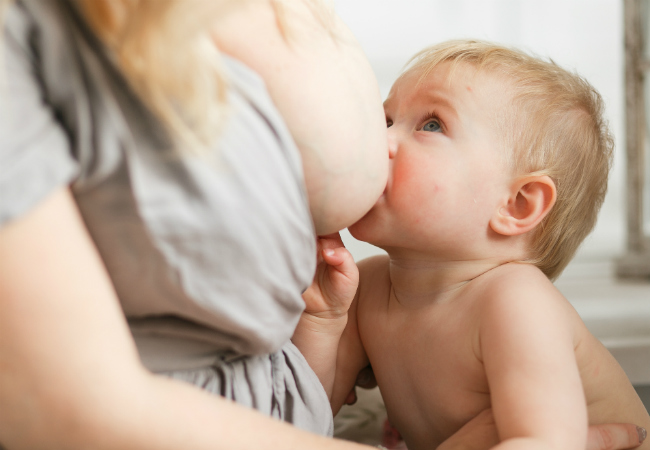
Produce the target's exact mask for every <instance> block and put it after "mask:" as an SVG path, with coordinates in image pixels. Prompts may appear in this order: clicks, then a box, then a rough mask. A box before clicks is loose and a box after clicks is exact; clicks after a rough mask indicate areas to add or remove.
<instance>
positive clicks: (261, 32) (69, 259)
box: [0, 0, 480, 449]
mask: <svg viewBox="0 0 650 450" xmlns="http://www.w3.org/2000/svg"><path fill="white" fill-rule="evenodd" d="M5 13H6V17H5V33H4V38H3V57H4V59H5V61H6V70H5V73H4V74H3V75H4V78H3V82H4V83H5V86H4V90H3V91H2V95H3V104H2V108H3V110H2V114H3V119H2V121H0V123H1V124H0V161H1V162H0V165H1V167H2V170H1V171H0V192H2V199H1V201H0V364H1V365H0V405H2V407H1V408H0V442H2V445H4V446H5V447H6V448H8V449H14V448H15V449H19V448H48V449H56V448H88V447H93V448H120V449H131V448H133V449H145V448H152V449H153V448H155V449H165V448H170V449H171V448H188V449H201V448H206V449H207V448H211V449H213V448H227V449H233V448H242V449H244V448H251V449H253V448H255V449H258V448H288V449H289V448H300V449H304V448H340V449H345V448H350V449H352V448H357V447H358V446H356V445H355V444H352V443H345V442H340V441H334V440H328V439H325V438H323V437H319V436H318V435H316V434H314V433H320V434H327V433H328V432H330V431H331V412H330V410H329V403H328V401H327V397H326V396H325V394H324V392H323V390H322V387H321V386H320V385H319V383H318V380H317V379H316V377H315V375H314V374H313V372H311V370H310V369H309V367H308V366H307V365H306V363H305V361H304V358H302V356H301V355H300V354H299V353H298V352H297V351H296V350H295V348H294V347H293V346H292V345H291V343H290V342H289V338H290V337H291V334H292V332H293V329H294V327H295V324H296V322H297V320H298V317H299V315H300V312H301V310H302V307H303V304H302V301H301V299H300V293H301V291H302V290H303V289H304V288H306V287H307V286H308V284H309V282H310V279H311V277H312V274H313V271H314V267H315V261H314V258H313V254H314V251H315V244H314V237H315V234H326V233H330V232H333V231H336V230H339V229H341V228H343V227H345V226H347V225H349V224H351V223H352V222H354V221H355V220H357V219H358V218H359V217H361V216H362V215H363V214H364V213H365V212H366V211H367V210H368V209H369V208H370V207H371V206H372V204H373V203H374V201H375V199H376V198H377V197H378V196H379V195H380V193H381V191H382V190H383V187H384V185H385V179H386V165H387V158H386V148H385V123H384V118H383V112H382V110H381V102H380V98H379V94H378V89H377V87H376V82H375V81H374V77H373V76H372V72H371V71H370V69H369V67H368V64H367V62H366V61H365V59H364V57H363V55H362V53H361V51H360V50H359V48H358V45H357V44H356V43H355V41H354V39H353V38H352V37H351V36H350V35H349V32H348V31H347V30H346V29H345V27H343V26H342V25H341V24H340V23H339V22H338V20H337V18H336V17H335V16H334V15H333V14H331V13H329V12H328V11H327V10H326V9H325V8H324V7H323V6H322V5H321V4H320V3H317V2H309V1H307V0H305V1H291V2H289V1H287V2H269V1H264V0H249V1H245V2H244V1H241V0H239V1H237V0H230V1H228V0H222V1H219V2H201V1H182V0H180V1H175V2H174V1H164V2H163V1H136V0H123V1H110V0H79V1H65V0H56V1H49V2H40V1H30V0H24V1H16V2H15V3H12V4H11V5H5ZM215 43H216V45H214V44H215ZM217 48H218V49H219V51H217ZM226 54H229V55H231V56H234V57H235V58H236V59H234V58H231V57H228V56H226ZM238 60H239V61H238ZM241 62H243V63H245V65H244V64H242V63H241ZM251 68H252V69H253V70H251ZM256 72H257V73H256ZM257 74H259V75H261V79H260V77H259V76H258V75H257ZM262 79H263V80H264V81H262ZM267 89H268V92H267ZM303 173H304V179H303ZM154 373H155V375H154ZM161 375H163V376H161ZM179 380H182V381H179ZM197 387H199V388H203V389H197ZM213 394H218V395H213ZM230 400H234V402H233V401H230ZM242 405H243V406H242ZM252 409H257V410H258V411H259V412H255V411H253V410H252ZM265 416H271V417H275V418H279V419H282V420H284V421H286V422H291V423H293V424H295V425H297V427H298V428H302V429H303V430H306V431H303V430H299V429H298V428H296V427H291V426H289V425H287V424H285V423H283V422H282V421H278V420H269V419H268V417H265ZM474 430H475V431H474V433H476V432H477V431H476V430H479V431H480V426H477V427H476V428H475V429H474ZM470 431H471V430H470ZM310 432H311V433H310ZM471 436H476V435H471ZM468 441H470V442H472V441H476V438H475V437H470V438H469V439H468Z"/></svg>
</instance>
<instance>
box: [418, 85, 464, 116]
mask: <svg viewBox="0 0 650 450" xmlns="http://www.w3.org/2000/svg"><path fill="white" fill-rule="evenodd" d="M420 100H421V101H422V102H424V103H426V104H427V105H431V106H434V107H435V108H436V109H441V110H443V112H444V113H445V115H447V116H449V117H450V118H452V119H458V111H457V110H456V106H455V102H454V99H453V97H451V96H449V95H445V94H442V93H440V92H438V91H436V90H433V89H432V90H427V91H425V92H423V94H422V97H421V98H420Z"/></svg>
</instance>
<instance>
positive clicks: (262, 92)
mask: <svg viewBox="0 0 650 450" xmlns="http://www.w3.org/2000/svg"><path fill="white" fill-rule="evenodd" d="M3 44H4V48H3V54H4V58H5V60H6V71H5V73H4V74H3V75H6V78H5V81H6V83H8V85H7V86H4V91H2V99H3V100H2V113H1V114H3V115H2V120H0V225H1V224H4V223H6V222H8V221H11V220H14V219H15V218H17V217H20V216H21V215H23V214H25V213H26V212H27V211H29V210H30V209H31V208H33V207H34V206H35V205H36V204H37V203H38V202H39V201H41V200H43V198H44V197H45V196H47V195H48V193H50V192H52V191H53V190H55V189H56V188H58V187H60V186H63V185H66V184H70V185H71V186H72V191H73V194H74V197H75V199H76V201H77V204H78V206H79V209H80V211H81V214H82V217H83V219H84V221H85V223H86V226H87V227H88V230H89V232H90V234H91V236H92V238H93V240H94V241H95V243H96V245H97V248H98V249H99V252H100V254H101V256H102V259H103V261H104V263H105V265H106V267H107V269H108V272H109V275H110V277H111V279H112V281H113V284H114V286H115V289H116V291H117V294H118V297H119V300H120V302H121V305H122V308H123V310H124V312H125V315H126V317H127V319H128V321H129V325H130V327H131V330H132V333H133V335H134V338H135V340H136V344H137V345H138V349H139V351H140V354H141V357H142V360H143V362H144V364H145V365H146V366H147V367H149V368H150V369H151V370H153V371H155V372H159V373H165V374H167V375H168V376H172V377H175V378H180V379H184V380H187V381H190V382H193V383H195V384H198V385H201V386H203V387H205V388H206V389H209V390H210V391H212V392H215V393H219V394H221V395H225V396H227V397H229V398H232V399H234V400H235V401H238V402H240V403H243V404H246V405H249V406H251V407H255V408H258V409H260V410H261V411H262V412H264V413H266V414H269V415H273V416H275V417H279V418H282V419H284V420H288V421H292V422H294V423H296V424H298V425H299V426H301V427H304V428H306V429H309V430H311V431H315V432H320V433H331V428H332V418H331V411H330V409H329V402H328V400H327V397H326V395H325V392H324V391H323V389H322V387H321V386H320V384H319V383H318V380H317V378H316V377H315V375H314V373H313V372H312V371H311V369H310V368H309V367H308V365H307V364H306V362H305V360H304V358H303V357H302V356H301V355H300V353H299V352H298V351H297V350H296V349H295V347H293V346H292V344H291V343H290V342H289V339H290V337H291V335H292V333H293V330H294V328H295V325H296V323H297V321H298V319H299V317H300V313H301V312H302V309H303V307H304V304H303V302H302V299H301V297H300V293H301V292H302V290H304V289H305V288H306V287H307V286H308V285H309V283H310V281H311V276H312V274H313V271H314V268H315V257H314V255H315V239H314V231H313V227H312V224H311V219H310V216H309V209H308V205H307V199H306V193H305V188H304V183H303V179H302V170H301V165H300V159H299V154H298V151H297V149H296V147H295V144H294V143H293V141H292V139H291V137H290V135H289V133H288V131H287V129H286V125H285V124H284V123H283V121H282V119H281V117H280V116H279V114H278V112H277V110H276V108H275V107H274V105H273V103H272V102H271V100H270V98H269V96H268V94H267V92H266V89H265V87H264V84H263V82H262V80H261V79H260V78H259V77H258V76H257V75H256V74H255V73H254V72H252V71H251V70H250V69H248V68H247V67H245V66H243V65H242V64H241V63H239V62H237V61H235V60H232V59H229V58H225V57H224V60H225V61H224V64H225V66H226V69H227V73H228V75H229V80H230V83H231V84H230V94H229V104H230V110H229V117H228V121H227V122H226V125H225V126H224V130H223V131H222V133H221V135H220V136H219V139H218V142H216V144H215V146H214V151H213V152H211V153H209V154H207V155H200V156H196V155H194V156H193V155H191V154H188V153H182V152H180V153H179V152H175V151H172V150H171V145H170V144H169V140H168V139H167V136H166V134H165V133H164V131H163V129H162V128H161V126H160V124H159V122H158V121H156V120H155V119H154V118H153V117H152V116H151V115H150V114H149V113H148V111H147V109H146V108H145V107H144V106H143V105H142V104H141V102H140V101H139V100H138V98H137V97H136V96H135V95H134V94H133V92H132V91H131V90H130V89H129V86H128V84H127V83H126V82H125V80H124V79H123V78H122V77H121V75H120V73H119V72H118V71H117V70H115V68H114V66H113V64H112V62H111V60H110V58H109V57H108V56H107V55H106V54H105V53H104V52H103V51H102V47H101V45H100V44H99V43H98V42H97V41H96V39H95V38H94V36H93V35H92V33H90V32H89V30H88V29H87V27H86V26H85V24H84V23H83V21H82V20H81V19H80V16H79V14H78V12H77V11H76V10H75V8H74V6H73V5H72V4H71V3H68V2H65V1H62V0H58V1H54V0H52V1H47V2H43V1H38V0H36V1H30V0H25V1H18V2H16V4H14V5H13V6H11V7H10V9H9V11H8V20H7V24H6V26H5V36H4V41H3ZM181 155H182V156H181ZM82 375H83V374H80V376H82Z"/></svg>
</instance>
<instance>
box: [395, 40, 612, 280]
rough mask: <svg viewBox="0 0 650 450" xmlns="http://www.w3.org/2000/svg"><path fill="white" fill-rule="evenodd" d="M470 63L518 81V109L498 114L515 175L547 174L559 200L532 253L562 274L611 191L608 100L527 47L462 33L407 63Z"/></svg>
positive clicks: (419, 68) (514, 94)
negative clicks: (471, 37) (475, 38)
mask: <svg viewBox="0 0 650 450" xmlns="http://www.w3.org/2000/svg"><path fill="white" fill-rule="evenodd" d="M442 63H451V64H452V65H453V66H452V70H451V72H450V73H451V76H453V70H454V67H455V66H456V65H458V64H470V65H472V66H474V67H475V68H476V69H477V70H479V71H487V73H490V74H493V75H496V76H498V77H499V78H500V79H501V80H504V81H505V82H506V87H507V88H511V92H510V94H509V95H511V100H512V101H511V103H509V104H510V105H512V110H511V111H508V112H504V114H503V115H502V116H500V117H497V118H496V120H497V121H498V122H499V123H498V124H497V125H498V126H499V130H500V131H502V132H503V139H504V140H503V143H504V145H505V147H506V149H508V150H510V151H509V152H508V155H507V158H509V161H510V162H511V167H512V169H513V171H514V174H515V175H516V176H519V175H526V174H536V175H548V176H549V177H550V178H551V179H552V180H553V181H554V183H555V186H556V189H557V200H556V203H555V205H554V206H553V208H552V209H551V211H550V213H549V214H548V215H547V216H546V217H545V218H544V219H543V221H542V222H541V223H540V225H539V226H538V227H537V228H536V229H535V230H534V231H533V233H534V234H533V236H532V240H531V242H532V244H531V248H530V252H531V254H530V258H529V259H527V260H526V262H530V263H532V264H534V265H536V266H537V267H538V268H539V269H540V270H542V272H544V273H545V274H546V276H547V277H548V278H549V279H551V280H553V279H555V278H557V277H558V276H559V275H560V273H561V272H562V271H563V270H564V268H565V267H566V265H567V264H568V263H569V261H570V260H571V258H572V257H573V255H574V254H575V252H576V250H577V249H578V247H579V246H580V244H581V243H582V241H583V240H584V238H585V237H586V236H587V235H588V234H589V233H590V232H591V230H592V229H593V227H594V225H595V223H596V218H597V215H598V211H599V210H600V207H601V205H602V203H603V200H604V198H605V193H606V191H607V178H608V174H609V169H610V167H611V163H612V156H613V148H614V141H613V138H612V135H611V133H610V131H609V128H608V124H607V121H606V120H605V118H604V117H603V114H604V104H603V100H602V98H601V96H600V94H598V92H597V91H596V90H595V89H594V87H593V86H591V85H590V84H589V83H588V82H587V81H586V80H585V79H584V78H582V77H580V76H579V75H576V74H575V73H571V72H568V71H567V70H564V69H562V68H561V67H559V66H558V65H557V64H555V63H554V62H553V61H543V60H541V59H539V58H536V57H533V56H530V55H528V54H526V53H524V52H522V51H520V50H516V49H512V48H507V47H503V46H499V45H496V44H492V43H488V42H481V41H472V40H457V41H448V42H444V43H441V44H438V45H434V46H432V47H429V48H426V49H424V50H423V51H421V52H419V53H418V54H416V55H415V56H414V57H413V58H412V59H411V61H410V62H409V63H408V65H407V68H406V71H405V74H406V73H411V72H413V71H415V72H418V73H420V74H421V75H420V76H421V78H420V79H423V78H424V77H426V76H427V74H428V73H429V72H431V71H432V70H433V69H434V68H435V67H436V66H438V65H439V64H442Z"/></svg>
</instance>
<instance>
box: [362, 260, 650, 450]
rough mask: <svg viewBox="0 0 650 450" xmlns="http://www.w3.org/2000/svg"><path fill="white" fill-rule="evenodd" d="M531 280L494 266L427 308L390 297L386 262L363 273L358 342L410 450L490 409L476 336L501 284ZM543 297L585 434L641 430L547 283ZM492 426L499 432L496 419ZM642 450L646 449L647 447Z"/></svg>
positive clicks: (635, 403)
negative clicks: (573, 373)
mask: <svg viewBox="0 0 650 450" xmlns="http://www.w3.org/2000/svg"><path fill="white" fill-rule="evenodd" d="M536 270H537V269H535V268H533V267H532V266H528V265H523V264H508V265H504V266H499V267H497V268H495V269H492V270H491V271H489V272H488V273H485V274H483V275H481V276H479V277H478V278H475V279H474V280H472V281H470V282H467V283H465V284H463V285H462V286H460V287H458V288H456V289H455V290H453V291H450V292H447V293H444V294H442V295H440V296H439V298H437V299H432V301H431V302H429V303H423V304H421V305H413V304H406V305H404V304H403V303H404V301H403V300H402V299H400V300H399V301H398V299H397V298H396V297H395V293H394V291H393V290H392V284H391V281H390V273H389V259H388V257H383V256H382V257H375V258H372V259H370V260H366V261H363V262H362V263H361V264H360V271H361V284H360V286H359V295H358V298H357V302H358V303H357V310H356V317H357V323H358V330H359V337H360V339H361V341H362V343H363V346H364V348H365V350H366V352H367V356H368V359H369V361H370V363H371V364H372V366H373V369H374V372H375V376H376V378H377V383H378V385H379V388H380V390H381V392H382V396H383V398H384V401H385V403H386V408H387V411H388V414H389V419H390V421H391V422H392V423H393V424H394V425H395V426H396V427H397V428H398V429H399V430H400V432H401V433H402V435H403V436H404V437H405V439H406V442H407V445H408V447H409V449H410V450H418V449H430V448H435V447H436V446H438V445H439V444H440V443H442V442H443V441H444V440H445V439H447V438H448V437H450V436H451V435H452V434H454V433H455V432H456V431H458V430H459V429H460V428H461V427H462V426H463V425H464V424H465V423H467V422H468V421H469V420H470V419H472V418H473V417H475V416H476V415H477V414H478V413H480V412H481V411H483V410H485V409H487V408H491V407H494V406H495V405H493V404H492V401H491V395H490V387H489V382H488V377H487V376H486V368H485V365H484V362H483V350H484V345H485V344H484V343H483V344H482V342H481V330H482V329H484V322H485V320H486V318H485V316H488V317H490V314H484V312H485V308H490V306H491V305H490V303H492V302H493V301H494V298H492V294H493V293H496V292H498V291H499V290H500V289H501V286H500V284H501V283H503V282H504V281H505V280H506V279H508V280H510V282H511V277H513V276H518V277H524V278H525V277H527V276H529V274H530V272H532V271H536ZM546 289H547V290H548V291H547V292H545V293H544V295H545V297H546V298H547V299H548V300H549V301H552V302H553V303H554V305H553V308H558V309H559V310H560V311H561V312H562V313H564V315H565V316H566V317H567V318H568V321H567V322H566V325H568V326H569V327H570V333H571V335H572V340H573V350H574V355H575V360H576V362H577V366H578V370H579V374H580V379H581V381H582V384H583V387H584V393H585V397H586V405H587V410H588V416H589V424H600V423H611V422H631V423H636V424H638V425H640V426H644V427H646V429H647V428H648V427H649V426H650V420H649V418H648V414H647V413H646V411H645V409H644V407H643V404H642V403H641V401H640V400H639V398H638V396H637V395H636V392H635V391H634V388H633V387H632V385H631V384H630V382H629V380H628V379H627V377H626V376H625V373H624V372H623V370H622V369H621V367H620V366H619V365H618V363H617V362H616V361H615V360H614V358H613V357H612V356H611V354H610V353H609V352H608V351H607V350H606V349H605V348H604V347H603V345H602V344H601V343H600V342H599V341H598V340H597V339H596V338H594V337H593V335H591V333H589V331H588V330H587V328H586V327H585V325H584V323H583V322H582V321H581V319H580V317H579V316H578V314H577V313H576V311H575V310H574V309H573V307H572V306H571V305H570V303H569V302H568V301H566V299H564V297H562V296H561V294H559V292H557V290H556V289H555V288H554V287H553V285H552V284H551V283H550V282H547V286H546ZM353 307H354V305H353ZM525 356H526V355H522V357H525ZM521 400H522V401H525V399H521ZM532 401H536V399H534V398H533V399H532ZM497 408H498V406H497V407H496V408H495V409H497ZM496 417H497V427H498V426H499V418H500V417H499V413H498V409H497V411H496ZM501 418H502V419H505V416H501ZM640 448H642V449H644V448H650V446H649V444H648V443H647V442H646V444H645V445H642V446H641V447H640Z"/></svg>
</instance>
